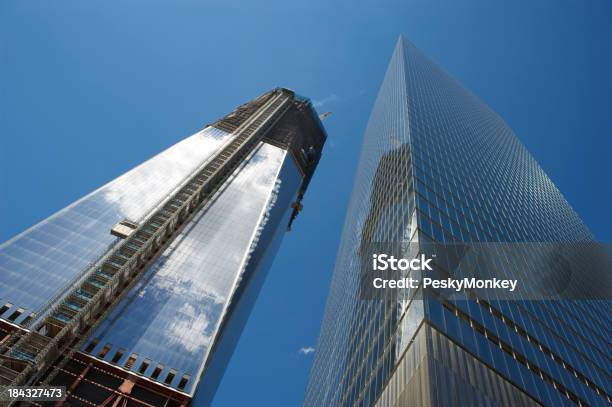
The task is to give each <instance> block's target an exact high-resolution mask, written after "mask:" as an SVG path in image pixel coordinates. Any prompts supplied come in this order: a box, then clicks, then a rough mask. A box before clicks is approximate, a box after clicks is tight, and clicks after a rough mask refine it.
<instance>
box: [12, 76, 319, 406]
mask: <svg viewBox="0 0 612 407" xmlns="http://www.w3.org/2000/svg"><path fill="white" fill-rule="evenodd" d="M325 139H326V134H325V131H324V129H323V127H322V125H321V122H320V120H319V118H318V116H317V115H316V112H315V110H314V108H313V107H312V104H311V103H310V101H309V100H308V99H306V98H303V97H300V96H298V95H296V94H295V93H294V92H292V91H290V90H287V89H283V88H279V89H275V90H273V91H270V92H267V93H265V94H263V95H262V96H260V97H258V98H256V99H254V100H252V101H250V102H248V103H246V104H244V105H242V106H239V107H238V108H237V109H236V110H234V111H233V112H232V113H230V114H229V115H227V116H226V117H224V118H223V119H221V120H219V121H217V122H215V123H213V124H212V125H210V126H207V127H206V128H204V129H203V130H202V131H200V132H198V133H196V134H194V135H192V136H191V137H188V138H186V139H184V140H183V141H181V142H179V143H177V144H176V145H174V146H172V147H170V148H169V149H167V150H165V151H163V152H162V153H160V154H158V155H157V156H155V157H153V158H151V159H150V160H148V161H146V162H144V163H143V164H141V165H139V166H138V167H136V168H134V169H132V170H131V171H129V172H127V173H125V174H124V175H122V176H120V177H119V178H117V179H115V180H113V181H111V182H109V183H108V184H106V185H104V186H103V187H101V188H100V189H98V190H96V191H94V192H92V193H91V194H89V195H87V196H85V197H84V198H82V199H80V200H78V201H76V202H75V203H73V204H71V205H69V206H68V207H66V208H65V209H63V210H61V211H59V212H57V213H56V214H54V215H53V216H51V217H49V218H48V219H46V220H44V221H42V222H40V223H39V224H37V225H35V226H33V227H32V228H30V229H28V230H26V231H25V232H23V233H21V234H19V235H17V236H15V237H14V238H12V239H11V240H9V241H7V242H6V243H4V244H3V245H2V246H0V299H1V300H2V304H1V306H2V308H1V310H0V317H1V320H0V329H1V330H2V331H1V332H2V337H1V338H2V339H1V340H0V346H1V349H0V351H1V357H0V384H2V385H26V384H27V385H31V384H40V383H51V384H53V385H64V386H66V388H67V390H68V391H69V393H70V394H69V397H68V401H69V402H70V403H71V405H118V404H119V403H127V405H160V406H161V405H168V406H171V405H185V404H187V403H189V402H190V401H192V402H193V404H194V405H209V404H210V402H211V400H212V397H213V395H214V393H215V390H216V388H217V386H218V384H219V381H220V379H221V377H222V375H223V371H224V368H225V366H226V364H227V362H228V360H229V358H230V356H231V354H232V352H233V349H234V346H235V344H236V342H237V340H238V337H239V336H240V333H241V330H242V328H243V325H244V323H245V321H246V319H247V317H248V315H249V312H250V310H251V307H252V305H253V303H254V301H255V298H256V297H257V294H258V292H259V290H260V288H261V286H262V283H263V281H264V278H265V275H266V272H267V269H268V267H269V265H270V263H271V261H272V259H273V257H274V255H275V252H276V250H277V248H278V246H279V244H280V241H281V239H282V236H283V234H284V232H285V230H286V229H287V228H288V227H290V226H291V224H292V222H293V221H294V219H295V217H296V215H297V214H298V212H299V211H300V209H301V208H302V204H301V201H302V197H303V195H304V192H305V191H306V188H307V186H308V183H309V181H310V179H311V177H312V175H313V172H314V170H315V168H316V166H317V163H318V161H319V158H320V155H321V151H322V148H323V144H324V142H325ZM122 405H125V404H122Z"/></svg>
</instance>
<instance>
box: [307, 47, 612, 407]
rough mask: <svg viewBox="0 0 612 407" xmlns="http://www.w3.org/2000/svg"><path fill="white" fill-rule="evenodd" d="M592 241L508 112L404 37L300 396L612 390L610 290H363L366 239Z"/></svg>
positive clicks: (413, 401) (579, 400) (548, 398)
mask: <svg viewBox="0 0 612 407" xmlns="http://www.w3.org/2000/svg"><path fill="white" fill-rule="evenodd" d="M593 241H594V238H593V236H592V235H591V233H590V232H589V230H588V229H587V227H586V226H585V225H584V224H583V222H582V221H581V220H580V218H579V217H578V216H577V214H576V213H575V212H574V210H573V209H572V208H571V206H570V205H569V203H568V202H567V201H566V200H565V199H564V198H563V196H562V194H561V193H560V192H559V190H558V189H557V188H556V187H555V185H554V184H553V183H552V182H551V180H550V179H549V178H548V177H547V176H546V174H545V173H544V172H543V170H542V169H541V168H540V166H539V165H538V163H537V162H536V161H535V160H534V159H533V157H532V156H531V155H530V154H529V152H528V151H527V150H526V149H525V147H524V146H523V145H522V144H521V143H520V142H519V140H518V139H517V138H516V136H515V135H514V134H513V132H512V131H511V130H510V129H509V128H508V126H507V125H506V124H505V123H504V121H503V120H502V119H501V118H500V117H499V116H498V115H497V114H495V112H493V111H492V110H491V109H490V108H489V107H487V106H486V105H485V104H484V103H483V102H482V101H480V100H479V99H478V98H477V97H476V96H475V95H474V94H473V93H471V92H470V91H469V90H467V89H465V88H464V87H463V86H461V85H460V84H459V83H458V82H457V81H455V80H454V79H453V78H451V77H450V76H449V75H448V74H447V73H446V72H444V71H443V70H442V69H440V68H439V67H437V66H436V65H435V64H434V63H433V62H432V61H431V60H429V59H428V58H427V57H426V56H424V55H423V54H422V53H421V52H420V51H419V50H418V49H417V48H416V47H415V46H414V45H412V44H411V43H409V42H408V41H406V40H404V39H402V38H400V40H399V41H398V43H397V46H396V48H395V51H394V53H393V56H392V58H391V62H390V64H389V67H388V69H387V72H386V75H385V78H384V81H383V83H382V86H381V89H380V91H379V94H378V96H377V99H376V102H375V105H374V108H373V111H372V114H371V117H370V120H369V123H368V126H367V129H366V133H365V137H364V141H363V148H362V152H361V157H360V159H359V164H358V170H357V174H356V179H355V183H354V187H353V192H352V196H351V199H350V203H349V208H348V213H347V216H346V221H345V224H344V230H343V234H342V241H341V244H340V247H339V252H338V257H337V261H336V266H335V271H334V275H333V279H332V284H331V289H330V293H329V297H328V301H327V305H326V310H325V314H324V317H323V321H322V326H321V333H320V337H319V341H318V344H317V348H316V352H315V359H314V363H313V367H312V371H311V374H310V379H309V384H308V388H307V392H306V397H305V401H304V405H305V406H308V407H310V406H313V407H314V406H317V407H318V406H381V407H382V406H385V407H386V406H535V405H546V406H575V405H579V406H587V405H590V406H606V405H610V402H611V399H610V389H611V388H612V386H611V382H610V377H611V376H610V375H611V372H610V366H611V365H612V364H611V361H612V347H611V346H610V319H609V318H610V316H609V314H608V313H609V309H610V307H609V305H610V302H609V301H608V302H603V303H602V302H598V301H602V300H601V299H600V300H597V301H596V300H593V299H592V300H586V299H585V300H581V301H572V300H565V301H562V300H559V301H551V300H545V299H542V300H539V301H538V300H533V301H520V300H517V301H506V300H496V299H488V298H487V299H484V298H479V297H478V295H477V294H475V293H473V292H472V293H465V292H464V293H462V294H461V295H460V296H459V298H457V297H456V298H454V299H449V298H445V297H441V296H436V295H435V293H434V292H430V291H426V292H425V293H423V292H422V287H421V288H418V289H416V290H410V291H406V292H403V293H402V295H400V296H399V297H397V298H395V299H367V298H363V297H362V296H361V294H360V273H361V270H362V269H361V265H360V261H361V260H360V257H361V256H362V254H363V250H364V248H365V247H366V246H367V245H368V244H370V243H375V242H411V243H415V244H422V243H423V242H425V243H432V242H438V243H446V244H448V243H463V244H465V243H469V242H480V243H483V242H504V243H517V242H566V243H568V244H572V243H576V242H580V243H588V242H593ZM535 272H536V273H537V271H535ZM608 276H609V273H608Z"/></svg>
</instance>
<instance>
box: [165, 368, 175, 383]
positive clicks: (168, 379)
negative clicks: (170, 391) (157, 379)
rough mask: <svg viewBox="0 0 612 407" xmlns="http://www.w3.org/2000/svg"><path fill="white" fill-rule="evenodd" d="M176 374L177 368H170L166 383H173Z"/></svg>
mask: <svg viewBox="0 0 612 407" xmlns="http://www.w3.org/2000/svg"><path fill="white" fill-rule="evenodd" d="M175 376H176V370H174V369H170V371H169V372H168V376H166V380H164V383H166V384H170V383H172V380H174V377H175Z"/></svg>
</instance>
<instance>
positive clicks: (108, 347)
mask: <svg viewBox="0 0 612 407" xmlns="http://www.w3.org/2000/svg"><path fill="white" fill-rule="evenodd" d="M111 347H112V346H111V344H110V343H107V344H106V345H104V347H103V348H102V350H101V351H100V353H98V356H99V357H101V358H104V356H106V354H107V353H108V351H110V350H111Z"/></svg>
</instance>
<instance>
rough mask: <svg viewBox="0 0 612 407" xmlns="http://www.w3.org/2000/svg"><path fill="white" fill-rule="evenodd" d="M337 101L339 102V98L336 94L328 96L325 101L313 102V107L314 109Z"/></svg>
mask: <svg viewBox="0 0 612 407" xmlns="http://www.w3.org/2000/svg"><path fill="white" fill-rule="evenodd" d="M336 100H338V96H337V95H336V94H335V93H332V94H331V95H329V96H326V97H324V98H323V99H320V100H313V101H312V105H313V106H314V107H321V106H324V105H326V104H328V103H329V102H335V101H336Z"/></svg>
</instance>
